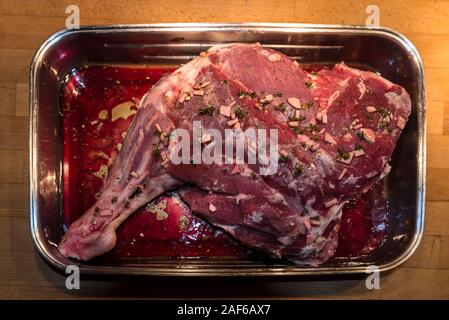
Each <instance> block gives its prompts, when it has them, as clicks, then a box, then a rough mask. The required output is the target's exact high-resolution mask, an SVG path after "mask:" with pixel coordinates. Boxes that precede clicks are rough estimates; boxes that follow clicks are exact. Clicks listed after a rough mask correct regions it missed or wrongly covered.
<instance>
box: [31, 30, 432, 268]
mask: <svg viewBox="0 0 449 320" xmlns="http://www.w3.org/2000/svg"><path fill="white" fill-rule="evenodd" d="M225 42H261V43H262V44H264V45H265V46H268V47H272V48H274V49H276V50H279V51H282V52H284V53H286V54H287V55H289V56H291V57H292V58H294V59H297V60H298V61H299V62H301V63H336V62H340V61H345V62H346V63H348V64H350V65H356V66H362V67H365V68H369V69H372V70H376V71H378V72H380V73H381V74H382V76H384V77H386V78H387V79H389V80H391V81H393V82H395V83H398V84H400V85H402V86H404V87H405V88H406V90H407V91H408V92H409V93H410V96H411V98H412V115H411V118H410V121H409V123H408V125H407V126H406V128H405V130H404V132H403V134H402V136H401V139H400V141H399V143H398V145H397V149H396V150H395V152H394V156H393V159H392V167H393V170H392V172H391V173H390V175H389V176H388V177H387V179H386V181H385V183H386V191H387V196H388V200H389V203H390V215H389V221H388V228H387V234H386V238H385V241H384V243H383V245H382V246H381V247H380V248H378V249H377V250H375V251H374V252H373V253H372V254H369V255H367V256H365V257H361V258H358V259H355V260H351V259H336V260H333V261H332V262H331V263H326V264H324V265H322V266H320V267H318V268H305V267H298V266H294V265H286V264H273V263H268V262H267V263H264V262H261V261H249V260H248V261H241V260H236V259H227V260H222V259H221V260H217V259H210V258H209V259H180V260H177V259H175V260H174V259H158V260H154V259H141V260H138V261H135V260H134V261H133V262H130V261H121V262H119V263H113V264H108V265H105V263H101V262H94V263H92V262H90V263H79V262H75V261H72V260H68V259H66V258H65V257H63V256H62V255H61V254H59V252H58V251H57V250H56V247H55V243H58V242H59V239H60V238H61V235H62V199H61V197H62V193H61V187H62V175H61V171H62V152H61V151H62V150H61V147H62V139H61V127H60V126H61V118H60V113H59V110H60V107H59V105H58V104H59V92H60V85H61V83H62V82H63V80H64V78H65V77H66V75H67V74H68V73H69V72H70V70H72V69H74V68H77V67H80V66H83V65H86V64H98V63H102V64H104V63H106V64H139V65H142V64H148V65H151V64H159V65H160V64H180V63H184V62H186V61H188V60H189V59H191V58H192V57H194V56H196V55H197V54H198V53H199V52H200V51H203V50H205V49H207V48H208V47H210V46H212V45H214V44H217V43H225ZM30 81H31V86H30V88H31V89H30V106H31V120H30V122H31V123H30V144H31V147H30V166H31V174H30V222H31V235H32V238H33V241H34V243H35V245H36V248H37V250H38V251H39V253H40V254H41V255H42V256H43V257H44V259H45V260H46V261H47V262H49V263H50V264H51V265H52V266H54V267H56V268H58V269H61V270H64V269H65V267H66V266H67V265H71V264H77V265H78V266H79V267H80V270H81V272H82V273H83V274H86V273H89V274H91V273H94V274H120V275H137V274H139V275H158V276H160V275H176V276H193V275H195V276H261V275H265V276H286V275H308V274H344V273H357V272H365V270H366V267H367V266H368V265H377V266H378V267H379V269H380V270H381V271H384V270H388V269H391V268H394V267H396V266H398V265H399V264H401V263H402V262H404V261H405V260H406V259H407V258H408V257H410V255H412V253H413V252H414V251H415V249H416V248H417V246H418V244H419V241H420V239H421V236H422V232H423V225H424V199H425V160H426V158H425V108H424V75H423V66H422V61H421V58H420V56H419V54H418V52H417V50H416V49H415V47H414V46H413V45H412V44H411V43H410V42H409V41H408V40H407V39H406V38H405V37H404V36H402V35H401V34H399V33H397V32H395V31H392V30H389V29H385V28H381V29H370V28H365V27H353V26H340V25H303V24H152V25H132V26H128V25H119V26H108V27H85V28H82V29H79V30H64V31H61V32H58V33H56V34H54V35H52V36H51V37H50V38H49V39H48V40H47V41H46V42H45V43H44V44H42V46H41V47H40V48H39V50H38V51H37V53H36V55H35V57H34V59H33V62H32V65H31V71H30Z"/></svg>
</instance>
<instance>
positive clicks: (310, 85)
mask: <svg viewBox="0 0 449 320" xmlns="http://www.w3.org/2000/svg"><path fill="white" fill-rule="evenodd" d="M304 85H305V86H306V88H308V89H311V88H312V82H310V81H306V82H304Z"/></svg>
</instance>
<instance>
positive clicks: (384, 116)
mask: <svg viewBox="0 0 449 320" xmlns="http://www.w3.org/2000/svg"><path fill="white" fill-rule="evenodd" d="M377 112H379V113H380V115H381V116H382V118H386V117H388V116H389V115H390V112H388V111H387V110H385V109H384V108H378V109H377Z"/></svg>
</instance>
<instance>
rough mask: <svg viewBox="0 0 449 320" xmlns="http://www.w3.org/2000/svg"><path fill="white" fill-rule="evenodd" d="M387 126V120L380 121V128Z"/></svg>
mask: <svg viewBox="0 0 449 320" xmlns="http://www.w3.org/2000/svg"><path fill="white" fill-rule="evenodd" d="M386 126H387V123H386V122H383V121H382V122H380V123H379V129H383V128H385V127H386Z"/></svg>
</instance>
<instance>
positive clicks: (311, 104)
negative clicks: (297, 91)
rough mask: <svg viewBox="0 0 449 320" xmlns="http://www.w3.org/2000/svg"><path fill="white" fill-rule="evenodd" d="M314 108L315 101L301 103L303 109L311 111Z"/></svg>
mask: <svg viewBox="0 0 449 320" xmlns="http://www.w3.org/2000/svg"><path fill="white" fill-rule="evenodd" d="M312 107H313V101H308V102H303V103H301V108H303V109H310V108H312Z"/></svg>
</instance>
